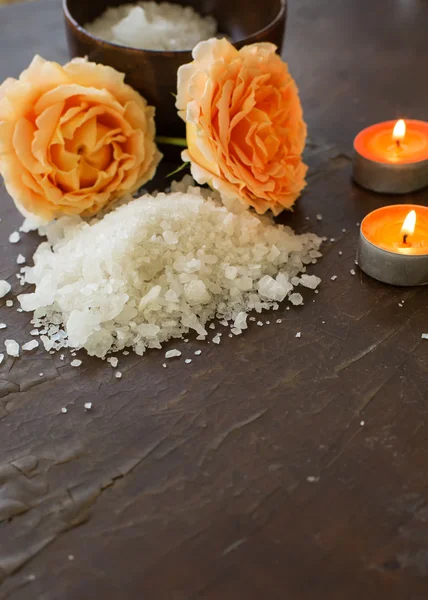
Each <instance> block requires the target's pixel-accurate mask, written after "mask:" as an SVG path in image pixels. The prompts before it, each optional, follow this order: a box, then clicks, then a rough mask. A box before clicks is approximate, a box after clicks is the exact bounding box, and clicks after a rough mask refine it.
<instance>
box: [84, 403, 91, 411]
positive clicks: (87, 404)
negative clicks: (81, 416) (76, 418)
mask: <svg viewBox="0 0 428 600" xmlns="http://www.w3.org/2000/svg"><path fill="white" fill-rule="evenodd" d="M84 407H85V410H91V408H92V402H85V404H84Z"/></svg>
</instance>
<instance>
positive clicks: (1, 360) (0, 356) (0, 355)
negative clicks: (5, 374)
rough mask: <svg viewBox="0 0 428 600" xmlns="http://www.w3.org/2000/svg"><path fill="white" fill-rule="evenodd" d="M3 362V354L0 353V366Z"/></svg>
mask: <svg viewBox="0 0 428 600" xmlns="http://www.w3.org/2000/svg"><path fill="white" fill-rule="evenodd" d="M3 361H4V354H3V353H0V365H1V364H2V362H3Z"/></svg>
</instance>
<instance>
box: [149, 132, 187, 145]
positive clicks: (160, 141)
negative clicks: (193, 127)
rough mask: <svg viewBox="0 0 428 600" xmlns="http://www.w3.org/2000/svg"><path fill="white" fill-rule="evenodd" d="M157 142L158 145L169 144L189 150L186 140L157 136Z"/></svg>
mask: <svg viewBox="0 0 428 600" xmlns="http://www.w3.org/2000/svg"><path fill="white" fill-rule="evenodd" d="M156 142H157V143H158V144H168V145H169V146H180V148H187V140H186V139H185V138H176V137H168V136H164V135H158V136H156Z"/></svg>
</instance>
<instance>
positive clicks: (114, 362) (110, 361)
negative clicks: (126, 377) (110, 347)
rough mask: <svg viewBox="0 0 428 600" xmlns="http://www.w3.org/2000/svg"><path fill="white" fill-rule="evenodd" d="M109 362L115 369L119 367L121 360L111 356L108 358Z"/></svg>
mask: <svg viewBox="0 0 428 600" xmlns="http://www.w3.org/2000/svg"><path fill="white" fill-rule="evenodd" d="M107 362H108V363H110V364H111V366H112V367H113V369H115V368H116V367H117V365H118V364H119V360H118V358H117V357H116V356H109V358H108V359H107Z"/></svg>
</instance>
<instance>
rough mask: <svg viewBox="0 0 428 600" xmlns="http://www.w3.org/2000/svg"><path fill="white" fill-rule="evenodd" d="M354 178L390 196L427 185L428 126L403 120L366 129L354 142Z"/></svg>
mask: <svg viewBox="0 0 428 600" xmlns="http://www.w3.org/2000/svg"><path fill="white" fill-rule="evenodd" d="M353 177H354V180H355V181H356V182H357V183H359V184H360V185H361V186H363V187H365V188H367V189H369V190H372V191H374V192H380V193H387V194H407V193H409V192H414V191H416V190H419V189H421V188H424V187H426V186H428V123H426V122H425V121H410V120H409V121H403V119H400V120H399V121H397V122H395V121H385V122H384V123H377V124H376V125H372V126H371V127H367V129H363V131H361V132H360V133H359V134H358V135H357V137H356V138H355V140H354V161H353Z"/></svg>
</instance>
